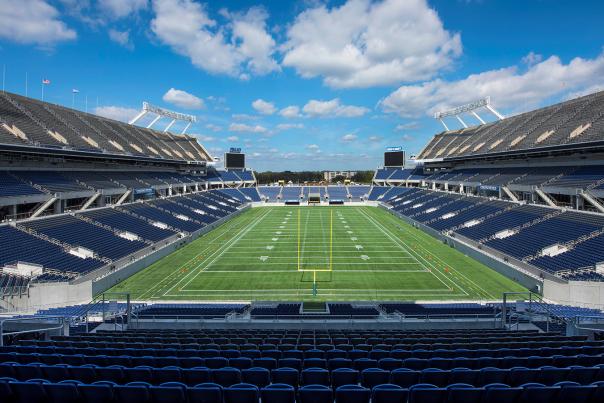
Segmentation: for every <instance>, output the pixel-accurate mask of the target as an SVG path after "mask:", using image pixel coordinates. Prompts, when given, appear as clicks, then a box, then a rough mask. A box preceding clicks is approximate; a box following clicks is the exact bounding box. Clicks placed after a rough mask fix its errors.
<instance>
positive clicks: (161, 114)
mask: <svg viewBox="0 0 604 403" xmlns="http://www.w3.org/2000/svg"><path fill="white" fill-rule="evenodd" d="M147 113H152V114H154V115H157V116H156V117H155V118H154V119H153V120H152V121H151V123H149V125H148V126H147V129H150V128H151V127H153V125H154V124H155V123H157V121H159V120H160V119H161V118H169V119H171V120H170V123H169V124H168V125H167V126H166V127H165V128H164V130H163V131H164V132H167V131H168V130H170V128H171V127H172V126H173V125H174V123H176V121H177V120H180V121H183V122H187V125H186V126H185V128H184V129H183V130H182V132H181V134H185V132H186V131H187V129H188V128H189V127H191V124H193V123H195V122H197V117H195V116H193V115H186V114H184V113H179V112H174V111H171V110H168V109H164V108H160V107H159V106H155V105H151V104H150V103H149V102H143V110H142V111H141V112H140V113H139V114H138V115H136V116H135V117H134V119H132V120H131V121H130V122H128V123H130V124H131V125H133V124H135V123H136V122H138V121H139V120H140V119H141V118H142V117H143V116H145V115H146V114H147Z"/></svg>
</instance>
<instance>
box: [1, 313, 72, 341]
mask: <svg viewBox="0 0 604 403" xmlns="http://www.w3.org/2000/svg"><path fill="white" fill-rule="evenodd" d="M52 319H56V320H57V321H58V323H59V325H57V326H51V327H38V328H35V329H27V330H19V331H13V332H4V324H5V323H6V322H23V321H37V322H40V321H48V320H52ZM50 330H63V332H62V333H64V330H65V318H64V317H62V316H37V317H26V318H8V319H2V320H0V346H4V336H12V335H16V334H27V333H38V332H45V331H50Z"/></svg>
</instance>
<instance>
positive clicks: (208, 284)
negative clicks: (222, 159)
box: [0, 93, 604, 403]
mask: <svg viewBox="0 0 604 403" xmlns="http://www.w3.org/2000/svg"><path fill="white" fill-rule="evenodd" d="M602 96H603V95H602V93H596V94H592V95H588V96H586V97H582V98H579V99H576V100H571V101H566V102H563V103H561V104H558V105H554V106H551V107H547V108H543V109H540V110H537V111H533V112H529V113H526V114H522V115H518V116H514V117H511V118H507V119H503V120H500V121H498V122H494V123H488V124H484V125H481V126H478V127H474V128H469V129H464V130H453V131H447V132H444V133H440V134H437V135H436V136H435V137H434V138H433V139H432V140H431V141H430V142H429V143H428V145H427V146H426V147H425V149H424V150H423V151H422V153H421V154H420V155H419V158H418V159H417V160H416V165H415V166H413V167H398V168H391V167H387V168H379V169H377V170H376V171H375V174H374V177H373V180H372V184H371V185H362V184H354V183H351V184H348V183H347V184H345V185H323V184H311V185H305V184H295V183H289V184H286V185H279V186H274V185H273V186H267V185H260V186H259V185H258V184H257V183H256V178H255V175H254V173H253V171H251V170H247V169H229V170H219V169H216V167H215V166H214V161H213V159H212V157H211V156H210V155H209V154H208V153H207V152H206V151H205V148H204V147H203V146H202V145H200V144H199V143H197V142H196V141H195V139H194V138H193V137H190V136H183V135H175V134H170V133H168V132H158V131H155V130H152V129H147V128H142V127H138V126H134V125H129V124H124V123H120V122H116V121H112V120H110V119H106V118H101V117H98V116H94V115H90V114H86V113H82V112H79V111H75V110H70V109H67V108H64V107H61V106H57V105H53V104H49V103H45V102H40V101H37V100H33V99H29V98H25V97H22V96H19V95H15V94H10V93H2V94H0V123H1V126H2V128H1V129H0V133H1V135H2V137H1V138H0V139H1V141H2V143H1V144H0V152H1V153H2V155H3V157H6V158H5V160H6V161H9V160H10V161H11V163H10V164H5V165H3V166H2V167H0V206H1V207H0V218H2V220H3V221H4V223H3V224H1V225H0V267H1V271H0V302H1V311H2V312H0V313H2V314H3V315H4V316H6V317H9V318H11V319H8V322H6V326H8V327H6V328H5V327H4V324H3V325H2V326H0V333H1V334H0V340H2V344H4V346H0V388H2V391H0V393H1V394H0V396H2V398H3V399H4V400H7V399H8V400H7V401H10V402H12V401H15V402H17V401H18V402H21V401H61V402H63V401H89V400H90V401H92V397H91V396H92V395H91V394H98V396H97V397H99V398H100V399H101V401H107V402H109V401H111V402H114V401H119V402H121V401H149V402H151V401H163V400H162V399H169V400H176V401H182V402H185V401H197V400H196V399H202V401H205V400H204V399H218V400H216V401H217V402H219V403H223V402H225V403H226V402H231V401H233V402H234V401H239V400H233V399H239V396H246V397H245V399H247V400H245V401H251V402H258V401H260V400H261V401H262V402H264V401H269V402H270V401H272V400H271V399H273V398H275V399H276V398H277V397H274V396H290V397H291V396H295V397H296V399H298V400H299V401H302V402H305V401H308V402H315V401H319V400H317V399H324V401H325V402H327V403H329V402H331V401H332V400H333V399H335V401H336V402H339V401H342V402H347V401H351V400H348V399H353V398H354V399H360V400H354V401H361V402H368V401H371V402H380V401H390V400H380V399H385V397H383V396H390V397H389V399H390V398H394V399H395V401H403V402H407V401H409V402H411V401H424V399H429V400H430V401H439V402H443V401H464V402H466V401H477V402H478V401H500V400H498V399H500V397H498V396H499V395H501V396H503V399H504V400H503V401H509V400H505V399H510V396H512V397H513V401H518V402H520V401H530V400H533V398H534V393H533V391H534V390H539V391H540V393H541V395H540V396H546V400H544V401H568V399H570V398H572V399H573V400H579V401H581V399H582V398H584V400H583V401H585V402H591V401H599V400H597V399H600V397H599V396H601V395H599V394H600V393H601V385H600V383H601V382H604V379H603V378H602V377H601V376H600V372H601V371H600V369H599V366H598V365H601V364H602V362H604V361H602V354H603V353H604V350H602V349H603V348H604V347H603V346H602V345H601V342H600V341H592V340H593V339H594V338H597V337H600V336H599V335H600V334H601V326H602V321H604V319H602V318H603V317H604V314H603V313H602V310H601V309H602V307H603V306H604V303H602V300H601V295H604V288H603V285H604V271H603V269H604V263H603V260H604V258H603V255H602V250H604V215H603V213H604V203H603V202H602V200H603V199H604V193H603V192H604V190H603V189H604V169H603V168H602V167H604V159H601V158H600V156H601V151H604V150H601V149H600V147H601V144H600V138H599V137H598V135H599V134H601V130H600V128H601V123H600V120H601V117H602V110H603V109H602V108H604V104H603V103H602V102H601V100H602ZM598 130H600V131H598ZM539 133H541V134H539ZM600 137H601V136H600ZM489 141H490V143H489ZM483 143H484V144H483ZM523 147H524V148H523ZM544 150H547V156H546V157H543V156H542V154H540V153H542V152H543V151H544ZM576 153H580V154H581V156H582V157H581V158H574V156H575V155H576ZM57 160H60V163H57V162H56V161H57ZM311 196H312V198H315V199H316V200H311ZM310 204H313V205H315V206H319V208H309V207H307V205H310ZM174 301H178V303H175V302H174ZM224 301H234V302H224ZM0 320H2V319H0ZM3 323H4V322H3ZM49 323H50V324H52V325H50V328H49V325H48V324H49ZM174 323H178V324H179V327H180V328H181V330H174V329H173V328H172V327H173V325H174ZM226 323H229V325H230V326H229V328H228V329H227V328H224V326H225V324H226ZM318 323H321V324H322V326H323V327H324V329H325V330H318V329H317V327H316V324H318ZM326 324H327V325H326ZM200 325H201V326H202V328H204V326H206V327H207V328H204V330H198V329H200ZM193 328H194V329H197V330H192V329H193ZM23 329H25V330H24V331H23ZM32 329H33V330H32ZM58 329H61V330H58ZM309 329H312V330H309ZM352 329H355V330H352ZM418 329H421V330H418ZM92 330H94V331H96V333H90V332H91V331H92ZM68 333H69V334H70V335H68ZM21 334H23V335H27V336H24V337H23V338H22V337H21V336H20V335H21ZM32 334H38V335H43V337H41V338H40V339H38V340H32V339H31V338H30V336H31V335H32ZM587 336H589V337H590V338H591V339H590V340H587ZM6 344H9V345H8V346H6ZM118 353H119V354H118ZM578 368H581V370H578ZM32 380H40V381H36V382H35V383H34V382H33V381H32ZM460 383H462V384H463V385H465V386H463V388H462V387H458V386H456V385H460ZM494 383H497V384H498V385H500V386H497V387H493V386H492V385H493V384H494ZM32 385H37V386H32ZM422 385H424V386H422ZM460 391H463V393H462V392H460ZM273 394H274V396H273ZM235 396H238V397H237V398H235ZM586 396H587V397H589V398H587V397H586ZM554 397H555V399H558V400H552V399H554ZM279 399H281V397H279ZM287 399H289V400H287ZM287 399H286V400H284V402H285V401H287V402H290V401H291V399H290V398H289V397H288V398H287ZM472 399H474V400H472ZM485 399H486V400H485ZM491 399H494V400H491ZM589 399H592V400H589ZM593 399H596V400H593ZM95 401H97V400H95ZM278 401H282V400H278Z"/></svg>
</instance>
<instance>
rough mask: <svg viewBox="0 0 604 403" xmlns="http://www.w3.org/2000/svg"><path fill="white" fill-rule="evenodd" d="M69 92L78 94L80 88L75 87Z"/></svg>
mask: <svg viewBox="0 0 604 403" xmlns="http://www.w3.org/2000/svg"><path fill="white" fill-rule="evenodd" d="M71 92H73V93H74V94H79V93H80V90H76V89H75V88H74V89H72V90H71Z"/></svg>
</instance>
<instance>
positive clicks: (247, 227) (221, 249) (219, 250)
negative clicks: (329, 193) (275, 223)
mask: <svg viewBox="0 0 604 403" xmlns="http://www.w3.org/2000/svg"><path fill="white" fill-rule="evenodd" d="M271 211H272V210H271V209H269V210H268V211H267V212H266V213H264V214H263V215H261V216H259V217H257V218H256V219H255V221H254V222H253V223H252V224H251V225H248V226H246V227H245V228H243V229H242V230H241V231H240V232H239V233H237V234H236V235H235V236H234V237H233V238H231V239H229V240H228V241H227V242H226V243H225V244H224V246H226V248H224V247H223V248H220V249H217V250H216V251H215V252H214V253H212V254H211V255H210V256H209V257H214V258H213V259H212V260H211V261H210V262H209V263H207V264H206V262H203V263H201V264H200V265H198V266H195V267H194V268H193V269H192V270H191V271H190V272H189V273H187V275H185V276H184V277H183V278H181V279H180V280H179V281H178V282H177V283H176V284H174V285H173V286H172V287H171V288H170V289H169V290H167V291H166V292H165V293H164V296H166V295H167V294H168V293H169V292H171V291H172V290H173V289H174V288H176V287H177V286H178V285H179V284H180V283H181V282H182V281H183V280H185V279H186V278H187V277H189V276H190V275H191V274H194V276H193V277H192V278H191V279H190V280H189V281H187V282H186V283H185V285H183V286H182V287H180V288H181V289H182V288H184V287H186V286H187V285H188V284H189V283H191V281H193V280H194V279H195V278H196V277H197V275H198V274H199V273H201V272H203V271H204V270H205V269H207V268H208V266H209V265H210V264H212V262H214V261H215V260H216V259H217V258H218V257H220V256H222V254H223V253H224V251H226V250H227V249H228V248H229V247H230V246H231V245H233V244H234V243H236V242H237V241H238V240H239V239H240V238H241V237H242V236H243V235H245V234H247V233H248V232H250V231H251V230H252V228H254V227H255V226H256V225H257V224H258V223H259V222H260V221H262V219H263V218H264V217H266V216H267V215H269V214H270V213H271ZM219 252H220V253H219ZM217 253H218V255H217V256H216V254H217ZM202 266H203V268H202V269H200V270H197V271H195V270H196V269H199V268H200V267H202Z"/></svg>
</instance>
